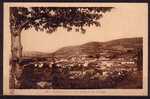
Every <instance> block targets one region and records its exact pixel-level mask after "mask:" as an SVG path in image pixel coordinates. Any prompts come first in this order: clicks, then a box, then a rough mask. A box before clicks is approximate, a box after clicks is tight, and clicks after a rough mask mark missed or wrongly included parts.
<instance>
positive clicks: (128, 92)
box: [3, 3, 148, 96]
mask: <svg viewBox="0 0 150 99" xmlns="http://www.w3.org/2000/svg"><path fill="white" fill-rule="evenodd" d="M140 4H143V5H145V6H146V7H147V9H148V4H147V3H130V4H129V3H4V21H3V23H4V47H3V48H4V49H3V51H4V54H3V58H4V60H3V61H4V62H3V63H4V64H3V71H4V72H3V84H4V87H3V94H4V95H80V96H83V95H84V96H101V95H102V96H114V95H115V96H116V95H120V96H133V95H134V96H143V95H144V96H147V95H148V22H147V23H146V28H147V33H145V35H144V36H143V60H144V61H143V89H88V90H87V89H84V90H78V89H77V90H68V89H67V90H63V89H59V90H56V89H9V86H8V85H9V55H10V38H9V36H8V35H10V30H9V24H8V23H9V20H8V19H9V7H19V6H21V7H27V6H30V7H31V6H32V7H33V6H35V7H41V6H43V7H46V6H51V7H79V6H80V7H100V6H101V7H103V6H112V7H113V6H115V7H116V6H128V5H133V6H136V5H140ZM147 13H148V11H147ZM147 19H148V15H147Z"/></svg>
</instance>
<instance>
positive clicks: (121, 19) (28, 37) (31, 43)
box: [21, 4, 147, 52]
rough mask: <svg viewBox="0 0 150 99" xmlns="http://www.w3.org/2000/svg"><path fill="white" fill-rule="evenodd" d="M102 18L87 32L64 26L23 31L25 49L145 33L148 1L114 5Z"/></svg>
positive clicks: (49, 48)
mask: <svg viewBox="0 0 150 99" xmlns="http://www.w3.org/2000/svg"><path fill="white" fill-rule="evenodd" d="M114 7H115V9H112V11H111V12H107V13H106V14H104V17H103V18H102V19H100V20H99V21H100V22H101V25H102V26H101V27H90V28H87V29H86V33H85V34H82V33H80V32H75V31H71V32H67V31H66V30H64V29H62V28H58V30H57V31H56V32H54V33H52V34H47V33H45V32H37V31H35V30H34V29H29V30H25V31H22V35H21V36H22V38H21V40H22V44H23V51H40V52H54V51H56V50H57V49H59V48H62V47H65V46H70V45H80V44H84V43H87V42H92V41H99V42H105V41H109V40H114V39H119V38H131V37H143V35H145V33H146V32H147V7H146V6H145V5H142V4H141V5H138V6H135V5H134V6H133V5H120V6H114Z"/></svg>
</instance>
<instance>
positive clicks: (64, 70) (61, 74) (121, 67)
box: [22, 51, 138, 88]
mask: <svg viewBox="0 0 150 99" xmlns="http://www.w3.org/2000/svg"><path fill="white" fill-rule="evenodd" d="M119 53H121V52H119ZM117 54H118V53H117ZM121 54H122V53H121ZM114 55H115V57H114ZM116 56H117V57H116ZM126 56H128V57H125V55H119V54H118V55H116V53H115V54H114V53H113V52H112V51H111V52H110V51H109V52H105V51H103V52H101V53H96V54H93V55H85V54H81V55H74V56H69V57H47V58H45V57H43V58H32V61H31V62H30V63H31V64H29V62H27V63H28V64H26V63H25V65H24V69H26V67H27V68H29V67H32V70H31V68H29V69H30V74H32V75H31V76H32V77H31V76H30V78H27V77H25V78H24V80H27V79H34V81H35V82H36V84H35V86H38V87H36V88H45V87H48V88H54V86H53V85H55V84H56V83H58V82H59V84H56V85H55V87H56V88H80V87H79V85H78V84H77V81H78V82H80V84H81V82H82V81H89V83H90V80H93V81H94V80H98V81H100V82H109V83H114V84H115V83H118V81H121V80H124V79H126V76H128V74H129V73H134V72H137V70H138V68H137V62H136V60H137V57H135V54H133V53H132V54H128V55H126ZM24 61H25V59H24ZM29 61H30V60H29ZM22 65H23V64H22ZM54 65H55V66H54ZM31 71H32V73H31ZM27 73H29V72H27ZM27 73H25V75H26V74H27ZM33 75H34V76H33ZM54 79H55V80H54ZM108 80H109V81H108ZM60 82H67V85H64V84H60ZM69 82H71V85H72V86H71V85H70V83H69ZM52 83H55V84H52ZM84 83H85V82H84ZM99 84H100V83H99ZM69 85H70V87H68V86H69ZM84 85H86V84H84ZM66 86H67V87H66ZM75 86H76V87H75ZM77 86H78V87H77ZM87 86H88V87H87V88H90V87H89V85H87ZM92 86H93V85H92ZM106 86H107V87H109V86H108V85H105V86H102V84H100V88H101V87H102V88H103V87H104V88H105V87H106ZM112 86H113V85H111V86H110V87H112ZM32 87H33V85H32ZM82 87H83V86H82ZM82 87H81V88H82ZM107 87H106V88H107ZM83 88H85V87H83ZM92 88H93V87H92Z"/></svg>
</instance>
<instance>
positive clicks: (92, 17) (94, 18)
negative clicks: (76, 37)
mask: <svg viewBox="0 0 150 99" xmlns="http://www.w3.org/2000/svg"><path fill="white" fill-rule="evenodd" d="M112 8H113V7H30V8H27V7H10V32H11V53H12V59H11V60H12V72H14V74H13V77H16V76H18V77H17V78H19V77H20V74H21V67H20V66H19V64H18V63H19V61H20V58H21V57H22V48H23V46H22V44H21V32H22V30H27V29H29V28H35V30H36V31H43V32H47V33H53V32H55V31H56V30H57V29H58V28H59V27H63V28H65V29H67V31H71V30H73V29H74V30H75V31H77V32H82V33H85V32H86V30H85V28H84V27H85V26H88V27H90V26H93V25H95V26H97V27H98V26H100V23H99V22H98V20H99V19H100V18H102V16H103V14H104V13H105V12H107V11H111V9H112ZM12 82H15V81H12ZM12 82H11V83H12ZM12 85H15V84H12ZM13 87H14V86H13Z"/></svg>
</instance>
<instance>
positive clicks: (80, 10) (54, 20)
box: [10, 7, 113, 33]
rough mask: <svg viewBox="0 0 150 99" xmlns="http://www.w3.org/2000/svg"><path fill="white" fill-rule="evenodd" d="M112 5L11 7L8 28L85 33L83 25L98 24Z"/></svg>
mask: <svg viewBox="0 0 150 99" xmlns="http://www.w3.org/2000/svg"><path fill="white" fill-rule="evenodd" d="M112 8H113V7H30V8H26V7H11V8H10V29H11V33H15V31H17V30H18V29H20V30H22V29H25V30H26V29H29V28H35V30H36V31H39V30H40V31H46V32H47V33H52V32H54V31H56V30H57V28H58V27H63V28H65V29H67V31H71V30H72V29H75V31H77V32H79V31H81V32H82V33H85V29H84V27H85V26H88V27H90V26H93V25H95V26H100V23H99V22H98V20H99V19H100V18H101V17H102V15H103V14H104V13H105V12H107V11H111V9H112Z"/></svg>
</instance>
